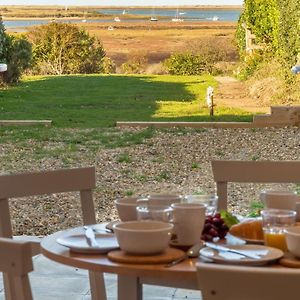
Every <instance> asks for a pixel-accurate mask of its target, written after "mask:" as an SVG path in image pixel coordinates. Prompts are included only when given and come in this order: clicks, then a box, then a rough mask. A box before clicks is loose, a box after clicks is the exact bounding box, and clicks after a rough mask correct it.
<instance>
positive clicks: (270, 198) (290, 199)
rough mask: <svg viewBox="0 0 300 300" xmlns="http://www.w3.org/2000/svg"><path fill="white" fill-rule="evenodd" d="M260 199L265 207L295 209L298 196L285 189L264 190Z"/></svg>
mask: <svg viewBox="0 0 300 300" xmlns="http://www.w3.org/2000/svg"><path fill="white" fill-rule="evenodd" d="M260 199H261V200H262V202H263V203H264V204H265V206H266V208H275V209H288V210H296V202H297V200H298V197H297V195H296V193H294V192H291V191H286V190H265V191H262V192H261V193H260Z"/></svg>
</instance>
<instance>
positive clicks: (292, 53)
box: [236, 0, 300, 84]
mask: <svg viewBox="0 0 300 300" xmlns="http://www.w3.org/2000/svg"><path fill="white" fill-rule="evenodd" d="M299 19H300V6H299V0H269V1H265V0H245V2H244V11H243V13H242V15H241V17H240V19H239V22H238V28H237V32H236V37H237V41H238V45H239V49H240V54H241V57H242V58H244V55H245V30H244V28H243V25H244V24H246V26H247V27H248V28H250V29H251V32H252V33H254V34H255V36H256V43H258V44H262V45H264V46H265V50H264V52H265V53H268V54H271V55H272V56H273V57H274V58H276V59H277V60H278V61H279V62H280V63H281V67H282V72H281V76H282V78H283V79H284V80H285V82H286V83H287V84H294V83H295V82H294V81H295V78H293V77H292V75H291V72H290V69H291V67H292V66H293V65H294V64H295V63H296V60H297V54H298V53H300V38H299V36H300V23H299ZM267 58H268V57H267Z"/></svg>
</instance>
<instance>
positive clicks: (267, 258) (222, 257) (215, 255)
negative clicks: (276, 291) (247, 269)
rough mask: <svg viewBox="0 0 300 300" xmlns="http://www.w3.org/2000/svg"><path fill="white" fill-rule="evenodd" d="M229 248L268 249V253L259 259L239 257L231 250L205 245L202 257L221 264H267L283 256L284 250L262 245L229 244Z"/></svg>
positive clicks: (201, 253) (201, 252)
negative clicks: (214, 248)
mask: <svg viewBox="0 0 300 300" xmlns="http://www.w3.org/2000/svg"><path fill="white" fill-rule="evenodd" d="M226 247H227V248H231V249H236V250H247V251H255V250H258V251H261V250H267V251H268V252H267V254H266V255H264V256H261V258H259V259H253V258H248V257H242V256H240V257H238V256H239V255H236V254H231V253H230V252H225V253H224V251H220V252H219V251H218V250H213V249H211V248H208V247H205V248H202V249H201V250H200V257H201V256H202V257H204V258H208V259H210V260H212V261H214V262H215V263H219V264H230V265H251V266H261V265H266V264H268V263H271V262H275V261H276V260H278V259H279V258H281V257H282V256H283V252H282V251H281V250H279V249H276V248H271V247H267V246H261V245H239V246H228V245H226Z"/></svg>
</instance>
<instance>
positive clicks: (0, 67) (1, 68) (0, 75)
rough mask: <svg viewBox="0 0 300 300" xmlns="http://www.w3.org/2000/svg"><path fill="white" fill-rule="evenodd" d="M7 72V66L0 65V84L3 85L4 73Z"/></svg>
mask: <svg viewBox="0 0 300 300" xmlns="http://www.w3.org/2000/svg"><path fill="white" fill-rule="evenodd" d="M6 71H7V64H0V84H1V83H3V84H4V72H6Z"/></svg>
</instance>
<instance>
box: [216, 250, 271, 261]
mask: <svg viewBox="0 0 300 300" xmlns="http://www.w3.org/2000/svg"><path fill="white" fill-rule="evenodd" d="M239 252H241V253H245V254H252V255H258V256H261V257H263V256H265V255H267V254H268V252H269V250H240V249H239ZM218 255H219V256H220V257H222V258H224V259H228V260H240V259H245V258H247V259H249V258H248V257H245V256H243V255H242V254H237V253H232V252H225V251H219V253H218ZM250 259H251V258H250Z"/></svg>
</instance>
